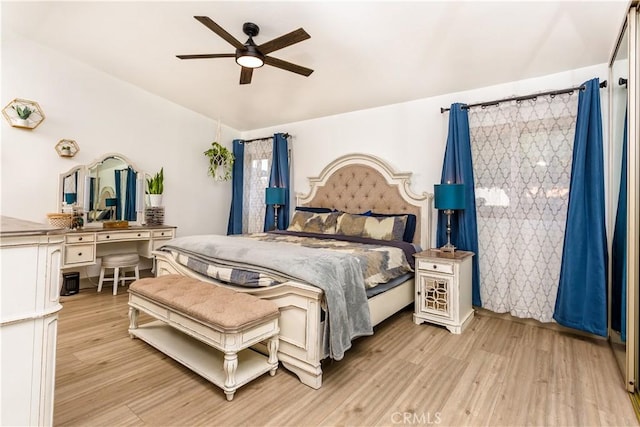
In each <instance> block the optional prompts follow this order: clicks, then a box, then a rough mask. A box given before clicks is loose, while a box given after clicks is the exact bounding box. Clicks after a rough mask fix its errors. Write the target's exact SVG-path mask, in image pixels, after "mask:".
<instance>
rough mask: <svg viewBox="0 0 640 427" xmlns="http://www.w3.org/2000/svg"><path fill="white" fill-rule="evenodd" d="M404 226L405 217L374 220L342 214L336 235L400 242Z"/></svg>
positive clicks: (362, 216) (405, 222)
mask: <svg viewBox="0 0 640 427" xmlns="http://www.w3.org/2000/svg"><path fill="white" fill-rule="evenodd" d="M406 224H407V216H406V215H400V216H392V217H384V218H376V217H372V216H365V215H351V214H348V213H343V214H342V215H340V217H339V218H338V225H337V229H336V234H344V235H346V236H359V237H366V238H369V239H376V240H400V241H402V236H403V235H404V230H405V227H406Z"/></svg>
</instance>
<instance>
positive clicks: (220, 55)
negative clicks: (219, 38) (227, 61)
mask: <svg viewBox="0 0 640 427" xmlns="http://www.w3.org/2000/svg"><path fill="white" fill-rule="evenodd" d="M235 56H236V54H235V53H202V54H196V55H176V57H177V58H180V59H205V58H235Z"/></svg>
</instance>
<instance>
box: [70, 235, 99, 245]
mask: <svg viewBox="0 0 640 427" xmlns="http://www.w3.org/2000/svg"><path fill="white" fill-rule="evenodd" d="M66 238H67V239H66V240H67V244H73V243H87V242H93V241H94V240H95V238H94V234H93V233H91V234H67V236H66Z"/></svg>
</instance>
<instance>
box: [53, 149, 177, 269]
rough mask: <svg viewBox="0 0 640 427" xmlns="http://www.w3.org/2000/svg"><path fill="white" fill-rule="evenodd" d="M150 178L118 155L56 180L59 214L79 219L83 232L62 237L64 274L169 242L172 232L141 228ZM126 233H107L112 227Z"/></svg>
mask: <svg viewBox="0 0 640 427" xmlns="http://www.w3.org/2000/svg"><path fill="white" fill-rule="evenodd" d="M148 178H149V175H147V174H146V173H145V172H144V171H142V170H140V169H139V168H138V167H137V166H136V165H134V164H133V162H131V161H130V160H129V159H127V158H126V157H125V156H123V155H122V154H118V153H107V154H105V155H103V156H102V157H99V158H97V159H95V160H94V161H93V162H91V163H89V164H87V165H76V166H74V167H72V168H71V169H70V170H68V171H66V172H64V173H62V174H60V180H59V189H58V206H59V208H58V211H59V212H63V213H71V214H73V216H74V217H80V219H81V223H82V224H84V228H80V229H77V230H69V231H67V232H66V233H65V234H64V242H63V249H62V268H63V269H70V268H76V267H83V266H91V265H95V264H96V263H97V260H98V258H100V257H101V256H104V255H111V254H123V253H132V252H136V253H137V254H138V255H140V256H141V257H144V258H153V257H152V255H151V252H153V251H154V250H156V249H158V248H159V247H160V246H162V245H163V244H164V243H165V242H167V241H168V240H170V239H173V238H174V237H175V234H176V227H173V226H169V225H145V224H143V223H144V222H150V221H145V220H144V219H145V211H146V209H147V201H146V200H145V199H146V195H145V187H146V181H147V179H148ZM114 221H115V222H118V223H120V222H124V221H126V222H128V224H129V226H128V227H126V228H105V226H106V225H108V224H109V223H110V222H114Z"/></svg>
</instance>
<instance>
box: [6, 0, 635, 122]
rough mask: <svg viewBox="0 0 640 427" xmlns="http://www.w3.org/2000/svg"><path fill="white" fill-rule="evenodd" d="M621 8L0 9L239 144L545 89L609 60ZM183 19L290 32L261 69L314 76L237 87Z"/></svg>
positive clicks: (594, 4) (48, 5)
mask: <svg viewBox="0 0 640 427" xmlns="http://www.w3.org/2000/svg"><path fill="white" fill-rule="evenodd" d="M627 5H628V2H627V1H626V0H621V1H615V0H610V1H548V2H539V1H537V2H518V1H503V2H487V1H466V2H462V1H442V2H435V1H423V2H403V1H389V2H382V1H376V2H372V1H358V2H342V1H340V2H339V1H334V2H328V1H287V2H264V1H235V2H211V1H207V2H205V1H195V2H182V1H181V2H149V1H137V2H51V1H49V2H7V1H3V2H2V24H3V25H2V28H5V26H6V27H8V28H10V29H11V30H12V31H14V32H17V33H20V34H22V35H23V36H25V37H28V38H30V39H33V40H35V41H37V42H39V43H41V44H44V45H47V46H50V47H52V48H54V49H57V50H59V51H61V52H63V53H65V54H67V55H69V56H71V57H73V58H76V59H78V60H79V61H82V62H85V63H87V64H89V65H91V66H93V67H95V68H97V69H100V70H102V71H104V72H106V73H109V74H111V75H113V76H115V77H117V78H119V79H122V80H124V81H127V82H130V83H133V84H134V85H137V86H139V87H141V88H143V89H145V90H147V91H149V92H152V93H155V94H157V95H159V96H161V97H164V98H166V99H169V100H171V101H173V102H175V103H177V104H180V105H183V106H185V107H187V108H189V109H191V110H193V111H196V112H199V113H201V114H204V115H206V116H209V117H211V118H214V119H218V118H220V119H221V121H222V122H223V123H225V124H227V125H229V126H231V127H233V128H235V129H238V130H241V131H242V130H251V129H259V128H262V127H268V126H273V125H278V124H283V123H290V122H295V121H300V120H306V119H311V118H316V117H322V116H328V115H333V114H339V113H344V112H348V111H354V110H360V109H365V108H371V107H377V106H381V105H388V104H393V103H398V102H404V101H409V100H413V99H419V98H426V97H430V96H435V95H440V94H445V93H451V92H457V91H462V90H468V89H473V88H478V87H484V86H489V85H493V84H497V83H504V82H510V81H515V80H520V79H525V78H529V77H535V76H541V75H546V74H550V73H554V72H559V71H565V70H569V69H573V68H579V67H583V66H588V65H593V64H600V63H603V62H607V61H608V60H609V55H610V53H611V50H612V48H613V45H614V43H615V40H616V36H617V33H618V30H619V28H620V25H621V23H622V19H623V15H624V13H625V10H626V8H627ZM194 15H205V16H209V17H210V18H211V19H213V20H214V21H215V22H217V23H218V24H219V25H221V26H222V27H223V28H225V29H226V30H227V31H228V32H229V33H231V34H232V35H233V36H234V37H235V38H237V39H238V40H240V41H241V42H244V41H245V40H246V36H245V35H244V34H243V33H242V24H243V23H244V22H254V23H256V24H258V25H259V26H260V34H259V35H258V36H257V37H256V38H255V41H256V43H257V44H262V43H264V42H266V41H269V40H271V39H273V38H275V37H278V36H281V35H283V34H285V33H288V32H290V31H292V30H295V29H297V28H299V27H303V28H304V29H305V30H306V31H307V32H308V33H309V34H310V35H311V39H309V40H306V41H303V42H300V43H298V44H295V45H293V46H289V47H287V48H285V49H282V50H280V51H276V52H273V53H271V56H274V57H276V58H280V59H283V60H286V61H289V62H293V63H296V64H299V65H303V66H305V67H309V68H312V69H314V70H315V72H314V73H313V74H311V76H310V77H303V76H300V75H298V74H293V73H290V72H287V71H284V70H280V69H277V68H273V67H270V66H266V65H265V66H264V67H262V68H260V69H258V70H255V71H254V73H253V81H252V83H251V84H250V85H242V86H240V85H239V84H238V81H239V76H240V67H239V66H238V65H237V64H236V63H235V61H234V59H233V58H222V59H200V60H188V61H187V60H184V61H181V60H179V59H177V58H176V57H175V55H176V54H189V53H233V52H234V48H233V47H231V45H229V44H228V43H227V42H226V41H224V40H222V39H221V38H220V37H218V36H217V35H216V34H214V33H213V32H212V31H210V30H209V29H208V28H206V27H205V26H204V25H202V24H201V23H199V22H198V21H196V20H195V19H194V18H193V16H194Z"/></svg>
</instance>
